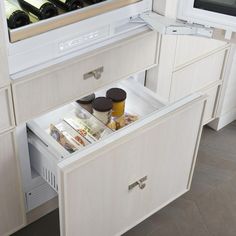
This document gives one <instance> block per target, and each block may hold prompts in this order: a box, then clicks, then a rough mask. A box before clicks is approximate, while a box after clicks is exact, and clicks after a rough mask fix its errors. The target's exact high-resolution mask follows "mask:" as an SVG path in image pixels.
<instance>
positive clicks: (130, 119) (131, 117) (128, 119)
mask: <svg viewBox="0 0 236 236" xmlns="http://www.w3.org/2000/svg"><path fill="white" fill-rule="evenodd" d="M138 119H139V116H138V115H131V114H129V113H126V114H125V126H126V125H129V124H131V123H133V122H135V121H137V120H138Z"/></svg>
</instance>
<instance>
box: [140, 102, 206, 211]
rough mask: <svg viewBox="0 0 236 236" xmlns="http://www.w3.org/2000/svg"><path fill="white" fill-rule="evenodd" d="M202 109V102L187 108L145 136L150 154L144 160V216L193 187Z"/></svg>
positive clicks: (145, 144)
mask: <svg viewBox="0 0 236 236" xmlns="http://www.w3.org/2000/svg"><path fill="white" fill-rule="evenodd" d="M202 110H203V104H202V103H199V104H195V105H193V106H190V107H188V108H185V109H183V110H182V111H179V112H176V113H174V114H172V115H171V116H169V117H168V118H167V119H165V120H164V121H163V122H161V123H160V124H159V125H156V126H154V127H153V128H152V129H150V130H149V131H148V132H147V133H145V136H148V141H146V142H145V143H144V144H143V148H144V147H145V148H144V149H145V151H146V153H147V154H146V155H144V156H143V158H142V175H141V176H147V178H148V180H147V182H146V188H145V189H144V190H141V191H140V192H141V194H142V202H143V204H142V208H143V215H149V214H150V213H154V212H155V211H157V210H158V209H160V208H162V207H164V206H165V205H167V204H168V203H169V202H171V201H173V200H174V199H176V198H177V197H179V196H180V195H182V194H183V193H185V192H186V191H187V190H188V189H189V188H190V184H191V175H192V172H193V170H194V164H195V158H196V154H197V147H198V142H199V140H200V137H201V120H202ZM145 151H144V153H145ZM144 153H143V154H144Z"/></svg>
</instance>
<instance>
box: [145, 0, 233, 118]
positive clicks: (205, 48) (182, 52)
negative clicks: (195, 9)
mask: <svg viewBox="0 0 236 236" xmlns="http://www.w3.org/2000/svg"><path fill="white" fill-rule="evenodd" d="M153 9H154V11H156V12H158V13H160V14H162V15H165V16H167V17H171V18H176V16H177V9H178V0H156V1H154V6H153ZM229 50H230V45H229V44H227V43H226V42H223V41H218V40H213V39H207V38H201V37H195V36H174V35H164V36H162V40H161V42H160V51H159V65H158V67H156V68H153V69H151V70H150V71H149V72H148V74H147V87H149V88H150V89H152V90H153V91H154V92H156V93H157V94H158V95H159V96H161V97H163V98H164V99H165V100H167V101H176V100H178V99H180V98H182V97H184V96H186V95H188V94H191V93H193V92H196V91H201V92H203V93H206V94H208V95H209V99H208V102H209V103H210V104H209V105H207V110H208V112H207V113H206V117H205V118H204V120H205V122H204V123H208V122H210V121H211V120H213V119H215V118H216V117H217V114H218V113H217V108H218V100H219V98H220V97H221V96H223V93H221V91H222V88H223V87H224V84H225V82H226V80H225V77H226V76H225V65H226V64H227V60H228V54H229ZM210 90H211V92H210V93H207V92H209V91H210ZM216 90H217V91H218V92H216ZM212 91H215V92H212ZM210 109H211V110H210ZM209 117H211V119H210V118H209Z"/></svg>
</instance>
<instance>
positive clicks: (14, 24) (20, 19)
mask: <svg viewBox="0 0 236 236" xmlns="http://www.w3.org/2000/svg"><path fill="white" fill-rule="evenodd" d="M4 4H5V12H6V18H7V25H8V27H9V28H10V29H15V28H19V27H21V26H24V25H28V24H29V23H30V19H29V16H28V15H27V14H26V12H24V11H23V10H22V9H21V8H20V7H19V6H17V5H16V4H14V3H12V2H9V1H7V0H4Z"/></svg>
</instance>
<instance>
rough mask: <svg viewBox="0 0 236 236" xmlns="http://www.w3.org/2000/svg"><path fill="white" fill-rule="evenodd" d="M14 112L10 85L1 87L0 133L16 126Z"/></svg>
mask: <svg viewBox="0 0 236 236" xmlns="http://www.w3.org/2000/svg"><path fill="white" fill-rule="evenodd" d="M14 125H15V121H14V114H13V105H12V96H11V89H10V87H6V88H2V89H0V133H1V132H4V131H6V130H9V129H11V128H12V127H14Z"/></svg>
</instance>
